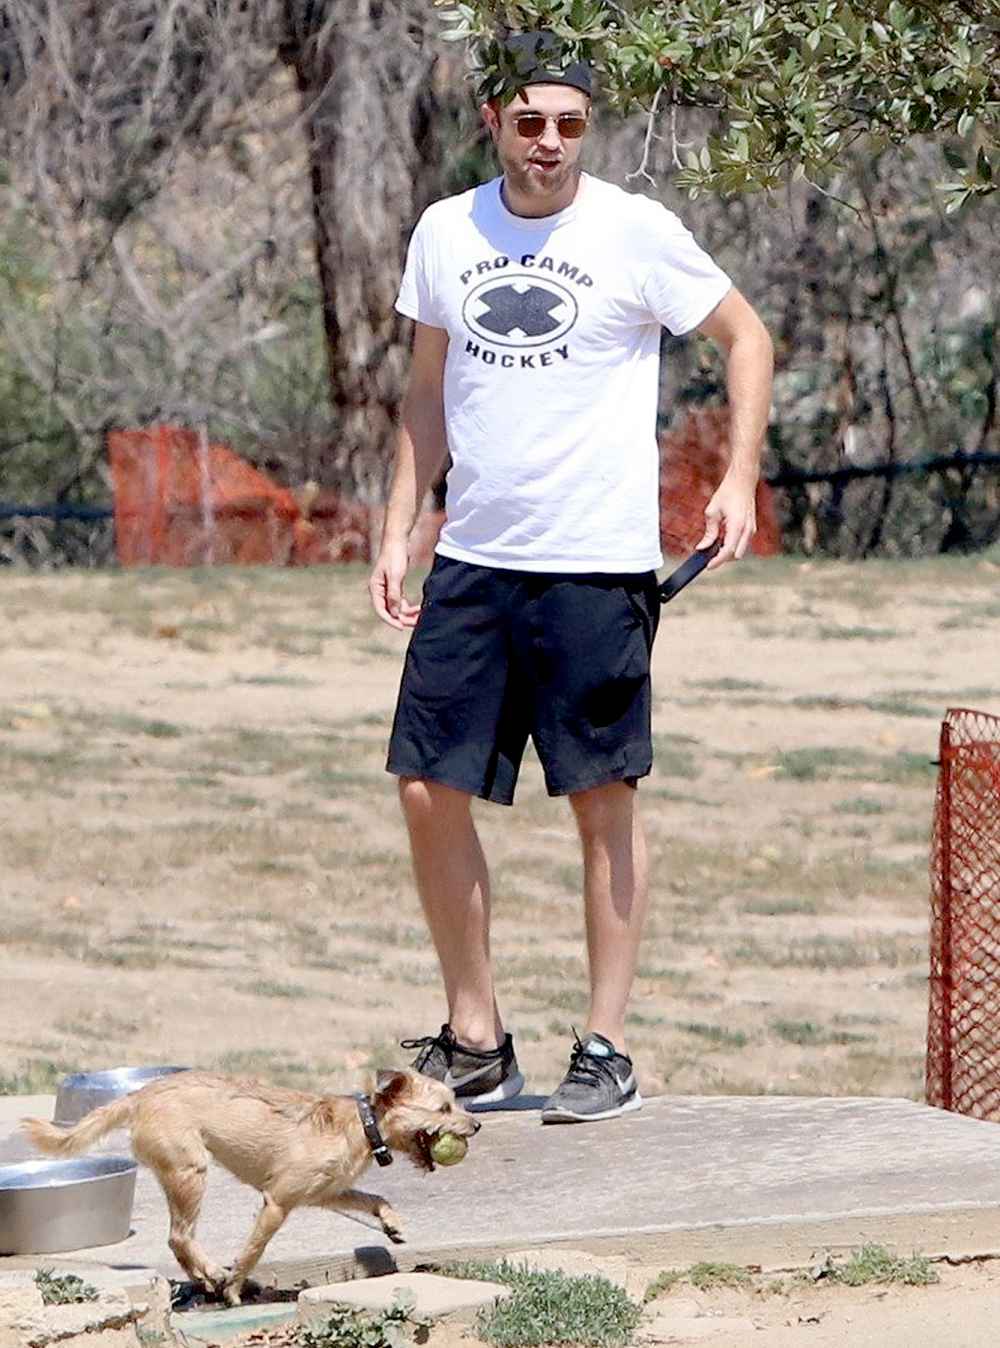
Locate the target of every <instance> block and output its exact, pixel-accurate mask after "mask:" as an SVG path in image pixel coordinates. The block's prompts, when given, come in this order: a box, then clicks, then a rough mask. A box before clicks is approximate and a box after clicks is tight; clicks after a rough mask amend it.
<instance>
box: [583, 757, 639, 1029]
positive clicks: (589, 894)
mask: <svg viewBox="0 0 1000 1348" xmlns="http://www.w3.org/2000/svg"><path fill="white" fill-rule="evenodd" d="M636 794H637V793H636V791H635V790H634V789H633V788H632V787H631V786H629V785H628V784H627V783H625V782H614V783H612V784H610V785H608V786H599V787H595V788H593V789H592V790H590V791H581V792H578V793H577V794H574V795H572V796H570V802H571V804H572V806H573V812H574V814H575V815H576V822H577V827H578V828H579V830H580V840H581V843H582V845H583V877H584V878H583V896H584V906H585V910H586V923H587V954H588V958H589V961H590V1016H589V1018H588V1020H587V1031H588V1033H590V1032H593V1033H596V1034H600V1035H603V1036H604V1038H605V1039H609V1040H610V1041H611V1042H612V1043H613V1044H614V1046H615V1048H616V1049H617V1050H618V1052H619V1053H622V1054H624V1053H625V1052H626V1048H625V1011H626V1007H627V1005H628V999H629V994H630V993H631V990H632V981H633V979H634V977H635V966H636V960H637V957H638V951H639V941H640V938H641V936H642V928H643V924H644V922H645V918H646V909H647V906H648V898H649V870H648V862H647V857H646V839H645V834H644V832H643V828H642V821H641V820H640V818H639V811H638V808H637V801H636Z"/></svg>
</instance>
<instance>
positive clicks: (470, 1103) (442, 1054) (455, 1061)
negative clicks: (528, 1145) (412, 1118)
mask: <svg viewBox="0 0 1000 1348" xmlns="http://www.w3.org/2000/svg"><path fill="white" fill-rule="evenodd" d="M400 1047H401V1048H416V1049H419V1050H420V1052H419V1053H418V1054H417V1056H416V1057H415V1058H414V1059H413V1062H412V1064H411V1066H413V1067H415V1068H416V1070H417V1071H418V1072H423V1074H424V1076H427V1077H433V1078H434V1080H435V1081H443V1082H444V1084H445V1085H446V1086H450V1087H451V1088H452V1090H453V1091H454V1092H455V1096H456V1098H457V1099H459V1100H461V1102H462V1104H463V1105H465V1107H466V1108H467V1109H470V1110H476V1109H482V1108H484V1107H486V1106H488V1105H496V1104H500V1103H501V1102H502V1101H503V1100H510V1099H512V1098H513V1097H514V1096H515V1095H517V1094H518V1093H519V1092H520V1091H522V1090H523V1089H524V1077H523V1076H522V1075H521V1073H520V1072H519V1071H518V1067H517V1058H515V1056H514V1045H513V1042H512V1040H511V1037H510V1035H509V1034H508V1035H505V1036H504V1041H503V1043H502V1044H501V1045H500V1047H499V1048H493V1049H486V1050H483V1049H478V1048H466V1047H465V1045H464V1044H460V1043H459V1042H458V1040H457V1039H456V1038H455V1032H454V1031H453V1030H452V1028H451V1026H450V1025H442V1026H441V1033H440V1034H437V1035H428V1036H427V1037H426V1038H424V1039H403V1040H402V1041H401V1043H400Z"/></svg>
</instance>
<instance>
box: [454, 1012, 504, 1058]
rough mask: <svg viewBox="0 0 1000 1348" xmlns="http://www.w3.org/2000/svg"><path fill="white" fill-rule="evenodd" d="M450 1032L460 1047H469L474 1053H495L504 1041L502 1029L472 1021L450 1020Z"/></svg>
mask: <svg viewBox="0 0 1000 1348" xmlns="http://www.w3.org/2000/svg"><path fill="white" fill-rule="evenodd" d="M451 1032H452V1034H453V1035H454V1036H455V1038H456V1040H457V1041H458V1043H459V1045H460V1047H461V1048H471V1049H473V1050H474V1051H475V1052H476V1053H495V1052H496V1051H497V1049H498V1048H499V1047H500V1045H501V1044H502V1043H503V1041H504V1037H505V1036H504V1032H503V1030H502V1029H501V1030H499V1031H497V1030H496V1029H495V1028H494V1027H490V1028H486V1027H484V1026H481V1025H477V1024H476V1023H475V1022H474V1021H462V1020H460V1021H458V1023H457V1024H456V1022H455V1021H452V1022H451Z"/></svg>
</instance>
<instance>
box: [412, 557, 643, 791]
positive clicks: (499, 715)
mask: <svg viewBox="0 0 1000 1348" xmlns="http://www.w3.org/2000/svg"><path fill="white" fill-rule="evenodd" d="M659 617H660V598H659V593H658V590H657V578H656V572H655V571H646V572H642V573H641V574H638V575H634V574H629V575H613V574H610V573H604V572H602V573H600V574H587V575H567V574H558V575H554V574H550V573H546V574H539V573H536V572H530V571H507V570H504V569H501V568H498V567H488V566H472V565H470V564H469V563H468V562H459V561H454V560H453V559H451V558H449V557H436V558H435V561H434V566H433V568H432V570H431V573H430V575H429V576H428V577H427V580H426V582H425V583H424V594H423V607H422V609H421V612H420V618H419V620H418V622H417V626H416V628H415V630H414V632H413V636H412V638H411V640H410V645H409V649H408V650H407V653H406V663H405V665H404V668H403V679H402V683H401V686H400V690H399V702H398V704H397V707H396V716H395V720H394V722H393V727H392V736H391V739H390V741H389V761H388V763H387V764H386V767H387V769H388V771H389V772H392V773H395V774H396V775H397V776H400V777H418V778H422V779H424V780H428V781H433V782H440V783H442V784H443V785H445V786H451V787H454V788H455V789H456V790H458V791H467V792H469V794H470V795H474V796H481V797H482V798H483V799H484V800H492V801H496V802H498V803H500V804H503V805H510V804H511V803H512V801H513V799H514V787H515V784H516V782H517V774H518V769H519V768H520V766H521V757H522V755H523V753H524V746H525V744H526V743H527V740H528V736H529V735H530V736H531V739H532V740H533V742H534V745H535V749H536V751H537V753H538V757H539V759H540V760H541V764H542V768H543V770H544V773H545V785H546V787H547V789H548V792H549V795H551V796H564V795H569V794H571V793H572V792H575V791H586V790H588V789H589V788H590V787H594V786H604V785H606V784H607V783H609V782H619V781H627V782H631V783H632V784H634V783H635V781H636V779H637V778H639V777H644V776H646V774H647V773H648V772H649V770H650V768H651V767H652V762H653V753H652V743H651V737H650V711H651V707H650V703H651V697H650V681H649V657H650V652H651V650H652V646H653V638H654V636H655V635H656V627H657V623H658V622H659Z"/></svg>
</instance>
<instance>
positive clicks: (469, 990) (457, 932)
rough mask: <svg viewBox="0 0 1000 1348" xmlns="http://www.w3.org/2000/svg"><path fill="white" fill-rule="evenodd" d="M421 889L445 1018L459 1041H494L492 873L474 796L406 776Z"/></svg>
mask: <svg viewBox="0 0 1000 1348" xmlns="http://www.w3.org/2000/svg"><path fill="white" fill-rule="evenodd" d="M399 797H400V801H401V804H402V807H403V814H404V816H405V818H406V824H407V827H408V829H409V833H410V851H411V854H412V857H413V871H414V876H415V878H416V882H417V891H418V893H419V895H420V902H421V904H422V905H423V910H424V915H425V917H426V919H427V925H428V927H429V928H430V933H431V939H432V940H433V942H434V948H435V949H436V951H437V956H438V960H439V962H440V964H441V973H442V975H443V977H444V986H445V995H446V997H447V1001H448V1023H449V1024H450V1025H451V1028H452V1030H453V1031H454V1033H455V1037H456V1039H458V1040H459V1042H460V1043H461V1044H464V1045H466V1046H467V1047H469V1048H474V1049H495V1048H496V1047H497V1046H498V1045H499V1044H501V1043H502V1042H503V1038H504V1031H503V1026H502V1024H501V1021H500V1014H499V1012H498V1010H497V1004H496V995H495V992H494V987H493V970H492V967H491V964H490V880H489V872H488V870H487V867H486V858H485V856H484V854H483V849H482V845H481V844H480V841H479V835H478V833H477V832H476V826H475V824H474V822H473V819H472V810H471V801H472V797H471V796H469V795H468V794H466V793H465V792H463V791H455V790H453V789H452V788H451V787H449V786H441V785H440V784H438V783H437V782H429V781H425V780H422V779H418V778H413V777H401V778H400V781H399Z"/></svg>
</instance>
